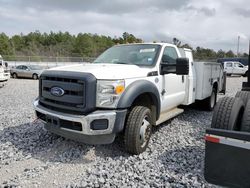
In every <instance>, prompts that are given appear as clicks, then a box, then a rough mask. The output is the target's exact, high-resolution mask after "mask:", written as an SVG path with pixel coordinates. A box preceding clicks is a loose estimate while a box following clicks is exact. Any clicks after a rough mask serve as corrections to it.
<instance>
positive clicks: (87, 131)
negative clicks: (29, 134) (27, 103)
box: [34, 43, 225, 154]
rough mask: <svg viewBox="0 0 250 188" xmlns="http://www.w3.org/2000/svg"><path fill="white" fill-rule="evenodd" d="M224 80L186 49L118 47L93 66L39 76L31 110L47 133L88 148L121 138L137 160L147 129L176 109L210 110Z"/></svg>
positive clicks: (148, 45) (218, 67) (155, 45)
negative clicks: (192, 106)
mask: <svg viewBox="0 0 250 188" xmlns="http://www.w3.org/2000/svg"><path fill="white" fill-rule="evenodd" d="M223 78H224V74H223V69H222V67H221V64H219V63H208V62H193V56H192V51H191V50H189V49H178V48H177V47H176V46H175V45H172V44H168V43H142V44H126V45H117V46H113V47H111V48H109V49H108V50H106V51H105V52H104V53H103V54H101V55H100V56H99V57H98V58H97V59H96V60H95V61H94V62H93V63H86V64H79V65H71V66H64V67H57V68H53V69H50V70H46V71H44V72H43V73H42V74H41V76H40V81H39V97H38V98H37V99H36V100H35V102H34V107H35V111H36V115H37V117H38V118H39V119H41V120H42V121H43V122H45V128H46V129H47V130H49V131H51V132H54V133H56V134H59V135H62V136H64V137H67V138H71V139H74V140H78V141H82V142H84V143H88V144H109V143H112V142H113V141H114V139H115V137H116V135H117V134H118V133H121V134H123V135H124V145H125V149H126V150H127V151H128V152H130V153H133V154H139V153H141V152H143V151H144V150H145V149H146V148H147V145H148V142H149V139H150V136H151V131H152V126H155V125H159V124H161V123H162V122H164V121H166V120H168V119H170V118H173V117H175V116H176V115H178V114H180V113H182V112H183V109H180V108H177V107H178V106H180V105H189V104H192V103H194V102H195V101H197V100H200V101H202V102H203V103H204V106H205V107H206V108H207V109H208V110H212V109H213V107H214V105H215V104H216V97H217V93H218V92H221V91H222V90H223V80H224V79H223ZM224 89H225V88H224Z"/></svg>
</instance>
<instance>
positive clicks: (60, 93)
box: [50, 87, 65, 97]
mask: <svg viewBox="0 0 250 188" xmlns="http://www.w3.org/2000/svg"><path fill="white" fill-rule="evenodd" d="M50 93H51V94H52V95H54V96H56V97H61V96H63V95H64V93H65V92H64V90H63V89H62V88H60V87H52V88H51V89H50Z"/></svg>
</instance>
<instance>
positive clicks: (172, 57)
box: [162, 47, 178, 64]
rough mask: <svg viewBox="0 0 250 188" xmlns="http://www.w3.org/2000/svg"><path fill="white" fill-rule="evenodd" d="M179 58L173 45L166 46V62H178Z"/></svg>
mask: <svg viewBox="0 0 250 188" xmlns="http://www.w3.org/2000/svg"><path fill="white" fill-rule="evenodd" d="M177 58H178V55H177V52H176V49H175V48H173V47H166V48H165V49H164V52H163V56H162V60H163V62H164V63H169V64H176V59H177Z"/></svg>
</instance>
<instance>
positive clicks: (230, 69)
mask: <svg viewBox="0 0 250 188" xmlns="http://www.w3.org/2000/svg"><path fill="white" fill-rule="evenodd" d="M224 71H225V72H226V73H227V75H228V76H231V75H232V74H234V75H242V76H244V77H245V76H247V72H248V66H244V65H243V64H241V63H240V62H238V61H225V62H224Z"/></svg>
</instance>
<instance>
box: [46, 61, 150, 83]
mask: <svg viewBox="0 0 250 188" xmlns="http://www.w3.org/2000/svg"><path fill="white" fill-rule="evenodd" d="M49 70H50V71H70V72H85V73H91V74H93V75H94V76H95V77H96V78H97V79H107V80H113V79H126V78H138V77H146V76H147V74H148V73H149V72H150V71H152V69H151V68H147V67H139V66H137V65H124V64H90V63H84V64H77V65H69V66H63V67H56V68H52V69H49Z"/></svg>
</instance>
